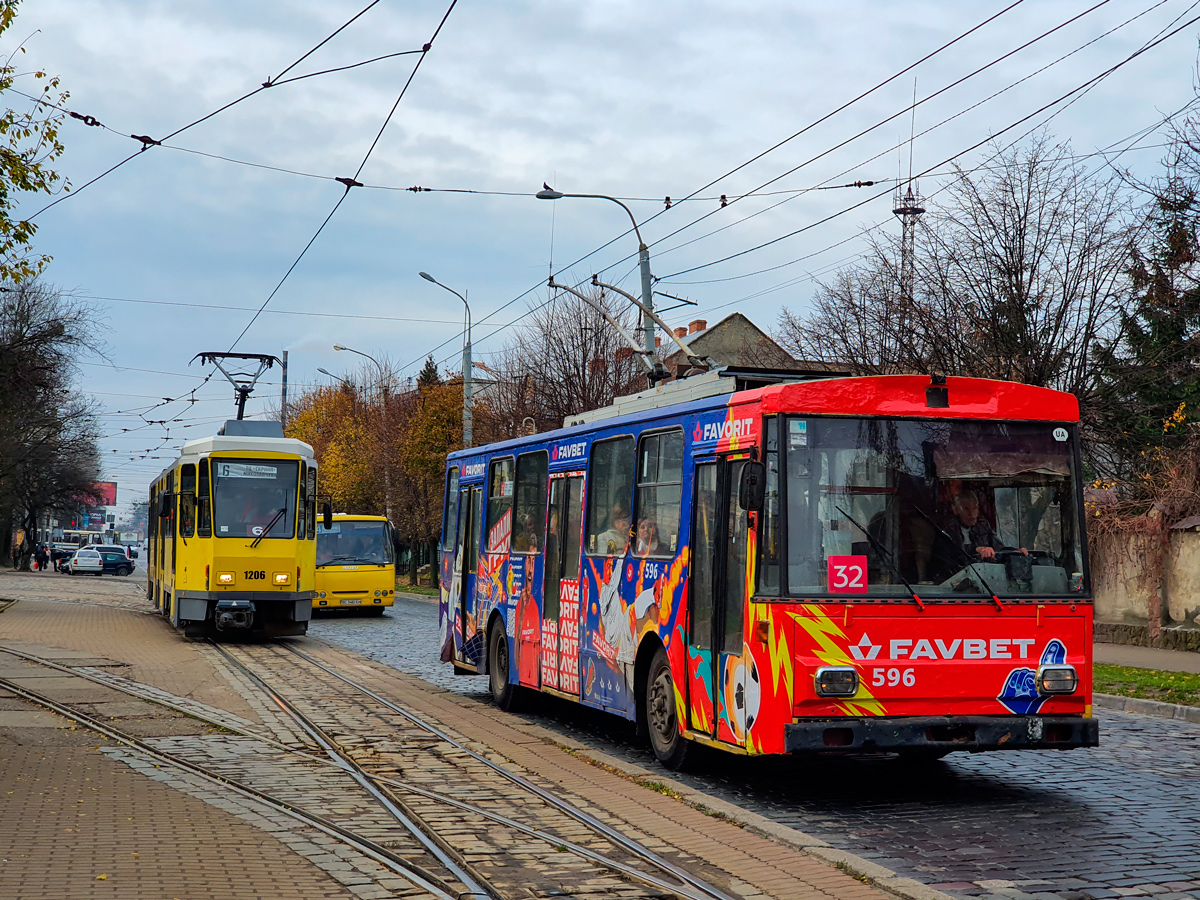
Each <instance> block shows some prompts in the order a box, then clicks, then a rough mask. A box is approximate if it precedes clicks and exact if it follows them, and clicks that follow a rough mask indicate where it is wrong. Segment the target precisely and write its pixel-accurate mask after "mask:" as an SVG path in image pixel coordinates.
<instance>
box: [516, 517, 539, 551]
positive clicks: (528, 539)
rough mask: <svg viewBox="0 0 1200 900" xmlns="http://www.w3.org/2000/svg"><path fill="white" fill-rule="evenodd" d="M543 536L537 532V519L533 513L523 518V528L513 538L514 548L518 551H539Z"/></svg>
mask: <svg viewBox="0 0 1200 900" xmlns="http://www.w3.org/2000/svg"><path fill="white" fill-rule="evenodd" d="M540 543H541V536H540V535H539V534H538V533H537V520H536V519H535V518H534V516H533V513H530V514H529V515H527V516H526V517H525V518H524V519H522V520H521V530H520V531H519V532H518V533H517V536H516V537H515V538H514V539H513V549H514V550H516V551H517V552H518V553H537V551H538V545H539V544H540Z"/></svg>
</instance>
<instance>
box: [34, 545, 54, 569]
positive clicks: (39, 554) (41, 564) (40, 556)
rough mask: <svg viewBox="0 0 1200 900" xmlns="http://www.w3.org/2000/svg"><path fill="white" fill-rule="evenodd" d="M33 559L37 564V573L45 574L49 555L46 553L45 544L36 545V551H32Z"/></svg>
mask: <svg viewBox="0 0 1200 900" xmlns="http://www.w3.org/2000/svg"><path fill="white" fill-rule="evenodd" d="M33 558H34V560H35V561H36V562H37V570H38V571H39V572H45V571H46V563H47V561H48V560H49V559H50V555H49V554H48V553H47V552H46V545H45V544H38V546H37V550H35V551H34V554H33Z"/></svg>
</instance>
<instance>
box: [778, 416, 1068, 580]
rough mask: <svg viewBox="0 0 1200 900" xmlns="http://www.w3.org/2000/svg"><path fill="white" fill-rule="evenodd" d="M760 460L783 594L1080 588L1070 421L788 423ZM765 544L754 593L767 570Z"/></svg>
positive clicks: (840, 420)
mask: <svg viewBox="0 0 1200 900" xmlns="http://www.w3.org/2000/svg"><path fill="white" fill-rule="evenodd" d="M772 431H773V432H774V429H772ZM780 456H782V464H783V468H782V471H783V473H784V479H785V483H784V484H782V485H780V483H779V482H780V478H779V471H780V469H779V464H780ZM767 461H768V466H769V474H768V503H767V510H766V516H765V519H766V523H767V524H766V529H767V533H768V535H770V534H775V535H778V534H779V531H780V528H779V524H780V523H779V519H780V518H781V509H780V507H781V504H783V505H786V509H785V510H782V513H783V518H784V520H785V521H784V523H783V529H782V532H783V535H784V536H785V539H786V543H787V547H786V567H787V571H786V574H787V579H786V589H787V593H788V594H790V595H793V596H813V595H816V596H823V595H827V594H842V593H846V594H868V595H876V596H878V597H880V598H882V597H895V598H897V599H908V598H911V596H912V594H911V593H910V590H909V587H906V586H905V582H907V583H908V585H909V586H910V587H911V588H912V590H913V591H915V593H917V594H919V595H920V596H921V597H922V598H925V597H932V598H935V599H936V598H937V597H938V596H939V595H944V597H945V599H954V598H957V597H962V596H983V597H990V596H993V595H995V596H1001V597H1003V596H1020V595H1023V594H1024V595H1030V594H1032V595H1056V594H1071V593H1076V592H1082V591H1084V590H1085V589H1086V585H1085V584H1084V573H1085V572H1086V569H1085V567H1084V549H1083V541H1082V539H1081V523H1080V515H1079V509H1078V502H1077V498H1078V474H1077V469H1076V460H1075V449H1074V426H1072V425H1070V424H1059V423H1054V422H1037V423H1031V422H1019V423H1014V422H995V421H979V420H954V421H947V420H924V421H922V420H913V419H883V418H818V417H788V418H785V419H784V420H783V421H782V422H781V423H780V432H779V433H778V436H777V439H776V440H775V446H774V447H773V448H772V447H768V452H767ZM780 488H782V490H781V489H780ZM776 543H777V541H776ZM765 544H766V546H765V547H764V557H763V563H764V565H763V567H762V571H761V572H760V582H759V589H760V592H762V591H763V589H764V586H765V585H764V583H765V584H766V585H769V584H770V580H771V579H772V578H774V579H778V574H779V572H778V567H779V563H780V560H779V559H778V555H779V554H778V551H777V550H776V551H774V558H772V556H773V553H772V541H771V540H768V541H766V542H765ZM776 583H778V582H777V581H776Z"/></svg>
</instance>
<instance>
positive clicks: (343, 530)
mask: <svg viewBox="0 0 1200 900" xmlns="http://www.w3.org/2000/svg"><path fill="white" fill-rule="evenodd" d="M393 562H395V557H394V556H393V555H392V542H391V541H390V540H389V539H388V533H387V529H386V527H385V525H384V523H383V522H337V521H335V522H334V523H333V526H332V527H331V528H329V529H328V530H326V528H325V526H324V525H323V524H322V523H320V522H318V523H317V568H320V567H321V566H328V565H341V564H347V565H349V564H351V563H360V564H363V565H377V566H383V565H390V564H392V563H393Z"/></svg>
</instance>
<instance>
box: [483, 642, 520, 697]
mask: <svg viewBox="0 0 1200 900" xmlns="http://www.w3.org/2000/svg"><path fill="white" fill-rule="evenodd" d="M488 686H489V687H491V689H492V699H493V700H495V701H496V705H497V706H498V707H500V708H501V709H502V710H504V711H505V712H511V711H513V710H515V709H516V708H517V705H518V703H519V700H518V697H517V691H518V690H519V689H518V688H517V686H516V685H514V684H513V683H512V682H510V681H509V680H508V635H506V634H505V633H504V627H503V626H500V625H498V626H496V627H495V628H493V629H492V634H491V637H490V639H489V640H488Z"/></svg>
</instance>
